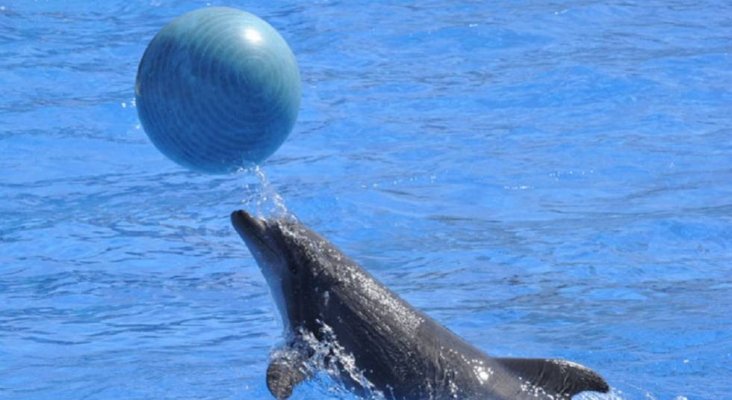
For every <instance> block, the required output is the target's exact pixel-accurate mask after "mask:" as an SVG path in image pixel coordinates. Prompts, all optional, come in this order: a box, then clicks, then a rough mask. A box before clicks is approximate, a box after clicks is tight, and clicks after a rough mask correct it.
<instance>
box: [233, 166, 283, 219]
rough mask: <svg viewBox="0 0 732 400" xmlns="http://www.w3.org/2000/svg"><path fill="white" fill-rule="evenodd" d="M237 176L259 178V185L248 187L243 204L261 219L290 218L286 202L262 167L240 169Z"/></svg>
mask: <svg viewBox="0 0 732 400" xmlns="http://www.w3.org/2000/svg"><path fill="white" fill-rule="evenodd" d="M237 174H238V175H247V176H254V177H256V178H257V183H255V184H254V185H246V187H245V189H246V192H245V194H246V195H245V197H244V199H242V200H241V204H244V205H245V206H246V208H249V209H251V210H253V211H254V212H255V213H256V215H257V216H259V217H268V218H269V217H273V218H282V217H285V216H289V211H288V210H287V206H286V205H285V200H284V199H283V198H282V196H281V195H280V194H279V193H278V192H277V190H276V189H275V187H274V186H273V185H272V184H271V183H270V181H269V179H268V178H267V175H266V174H265V173H264V169H263V168H262V167H260V166H259V165H257V166H254V167H251V168H240V169H239V170H238V171H237Z"/></svg>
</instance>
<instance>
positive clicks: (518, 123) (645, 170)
mask: <svg viewBox="0 0 732 400" xmlns="http://www.w3.org/2000/svg"><path fill="white" fill-rule="evenodd" d="M209 4H212V5H229V6H235V7H238V8H242V9H246V10H248V11H250V12H253V13H255V14H257V15H259V16H261V17H262V18H264V19H265V20H267V21H269V22H270V23H271V24H272V25H273V26H275V27H276V28H277V29H278V30H280V32H281V33H282V35H283V36H284V37H285V38H286V40H287V41H288V42H289V43H290V46H291V47H292V49H293V51H294V52H295V54H296V56H297V58H298V61H299V64H300V69H301V74H302V79H303V101H302V105H301V112H300V117H299V120H298V123H297V124H296V127H295V129H294V131H293V133H292V134H291V136H290V138H289V139H288V141H287V142H286V143H285V145H284V146H283V147H282V148H280V150H279V151H278V152H277V153H276V154H275V155H274V156H273V157H272V158H270V160H268V161H267V162H266V164H265V165H264V166H263V170H264V172H265V173H266V176H267V178H268V179H269V181H270V182H271V187H270V188H269V189H268V190H269V192H267V191H266V190H265V193H269V194H270V195H272V194H273V193H278V194H279V195H280V196H282V198H283V199H284V201H285V202H286V204H287V207H288V209H289V210H290V211H292V212H293V213H295V214H297V215H298V216H299V218H300V219H301V220H302V221H304V222H306V223H307V224H308V225H310V226H312V227H313V228H314V229H316V230H318V231H319V232H321V233H323V234H324V235H325V236H327V237H328V238H330V239H331V240H332V241H333V242H335V243H336V244H338V245H339V246H340V247H341V248H342V249H343V250H344V251H345V252H346V253H347V254H350V255H351V256H352V257H353V258H354V259H356V260H358V261H359V262H361V263H362V264H363V265H364V266H366V267H367V268H368V269H369V271H371V272H372V273H373V274H374V275H375V276H376V277H378V278H379V279H380V280H382V281H383V282H384V283H385V284H387V285H388V286H389V287H391V288H392V289H394V290H395V291H396V292H398V293H399V294H400V295H402V296H403V297H404V298H405V299H407V300H408V301H409V302H411V303H412V304H414V305H415V306H417V307H419V308H421V309H423V310H425V311H426V312H428V313H429V314H430V315H431V316H433V317H435V318H436V319H437V320H439V321H440V322H442V323H444V324H445V325H447V326H448V327H450V328H451V329H452V330H454V331H455V332H457V333H458V334H460V335H461V336H463V337H464V338H466V339H467V340H468V341H470V342H472V343H474V344H476V345H477V346H479V347H480V348H482V349H484V350H486V351H487V352H489V353H491V354H496V355H503V356H529V357H539V356H541V357H562V358H567V359H570V360H574V361H577V362H581V363H583V364H586V365H588V366H590V367H592V368H593V369H595V370H597V371H599V372H601V373H602V374H603V375H604V376H605V377H606V378H607V380H608V381H609V382H610V384H611V385H612V387H613V388H614V394H613V395H612V396H608V397H604V398H622V399H679V400H682V399H694V400H696V399H727V398H732V384H731V383H730V382H731V381H730V377H732V4H730V2H728V1H701V2H691V1H661V0H648V1H592V0H568V1H546V2H544V1H542V2H540V1H495V2H479V1H442V2H439V1H421V2H414V3H413V2H357V1H307V2H305V1H302V2H299V1H283V2H279V1H267V2H254V1H251V2H248V1H208V2H207V1H172V0H170V1H168V0H152V1H150V0H145V1H142V0H140V1H135V0H124V1H123V0H114V1H111V0H110V1H96V2H92V1H86V0H84V1H82V0H74V1H71V0H67V1H54V0H49V1H40V0H39V1H31V0H22V1H21V0H18V1H13V0H10V1H8V0H5V1H3V0H0V88H1V89H2V96H0V171H1V172H0V398H2V399H267V398H270V397H269V394H268V392H267V389H266V386H265V381H264V373H265V369H266V364H267V359H268V354H269V352H270V351H271V349H272V348H273V347H274V346H275V345H276V344H277V343H278V342H279V341H280V339H281V330H280V327H279V325H278V316H277V314H276V312H275V308H274V306H273V302H272V300H271V298H270V296H269V293H268V289H267V286H266V284H265V282H264V280H263V278H262V276H261V274H260V272H259V270H258V268H257V266H256V264H255V263H254V260H253V259H252V257H251V256H250V254H249V252H248V251H247V249H246V248H245V247H244V245H243V244H242V243H241V241H240V239H239V238H238V237H237V236H236V234H235V233H234V231H233V229H232V228H231V227H230V226H229V219H228V216H229V213H230V212H231V211H232V210H234V209H236V208H240V207H244V208H247V209H250V210H254V209H256V208H258V207H260V205H258V204H257V203H258V202H259V203H261V202H262V201H264V200H263V199H262V196H263V195H262V190H261V184H260V182H259V179H258V178H257V177H256V176H255V175H254V174H252V173H240V174H238V175H217V176H214V175H201V174H198V173H194V172H190V171H187V170H185V169H183V168H182V167H179V166H177V165H176V164H174V163H173V162H171V161H170V160H168V159H166V158H164V156H163V155H161V154H160V153H159V152H158V151H157V150H156V149H155V148H154V146H153V145H152V144H151V143H150V142H149V140H148V139H147V137H146V136H145V133H144V132H143V131H142V130H141V128H140V125H139V122H138V119H137V114H136V109H135V105H134V101H133V99H134V79H135V73H136V68H137V64H138V62H139V60H140V57H141V56H142V53H143V51H144V49H145V46H146V45H147V43H148V42H149V41H150V39H151V38H152V37H153V35H154V34H155V33H156V32H157V30H159V29H160V28H161V27H162V26H163V25H164V24H166V23H167V22H169V21H170V20H171V19H173V18H174V17H176V16H178V15H180V14H182V13H184V12H187V11H190V10H193V9H195V8H198V7H204V6H207V5H209ZM265 203H266V201H265ZM351 397H352V395H349V394H347V393H345V392H343V391H339V390H338V389H337V387H336V386H334V385H333V384H332V382H329V381H328V379H327V378H325V377H318V378H317V379H316V380H314V381H313V382H310V383H308V384H306V385H304V386H302V387H300V388H299V389H298V390H297V391H296V393H295V396H294V398H296V399H321V398H351Z"/></svg>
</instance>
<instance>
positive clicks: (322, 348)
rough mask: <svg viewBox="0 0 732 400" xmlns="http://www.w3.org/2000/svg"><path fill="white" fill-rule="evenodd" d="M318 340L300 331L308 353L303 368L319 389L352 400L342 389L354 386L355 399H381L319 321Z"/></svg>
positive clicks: (328, 330)
mask: <svg viewBox="0 0 732 400" xmlns="http://www.w3.org/2000/svg"><path fill="white" fill-rule="evenodd" d="M320 336H321V339H318V338H316V336H315V335H314V334H313V333H312V332H309V331H301V332H300V337H301V338H302V340H303V342H304V345H305V346H307V347H308V348H309V349H310V350H311V351H312V352H313V356H312V357H311V358H310V359H309V361H308V364H307V368H308V370H309V371H311V373H312V374H313V376H314V377H315V379H314V382H315V383H316V386H318V387H319V388H318V389H319V390H324V391H326V392H327V394H328V395H329V396H334V397H335V398H338V399H347V398H348V399H350V398H354V393H353V392H351V391H349V390H347V389H346V387H349V386H354V384H355V386H357V391H358V397H357V398H359V399H367V400H385V399H386V397H385V396H384V394H383V393H382V392H381V391H379V390H378V389H376V387H375V386H374V384H373V383H371V382H370V381H369V380H368V378H366V376H365V375H364V373H363V371H362V370H360V369H359V368H358V367H357V366H356V359H355V358H354V356H353V355H352V354H350V353H348V352H347V351H346V350H345V349H344V348H343V346H341V345H340V344H339V343H338V341H337V340H336V337H335V333H334V332H333V329H332V328H331V327H330V326H328V325H327V324H325V323H322V322H321V328H320Z"/></svg>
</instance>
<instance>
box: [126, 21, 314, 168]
mask: <svg viewBox="0 0 732 400" xmlns="http://www.w3.org/2000/svg"><path fill="white" fill-rule="evenodd" d="M135 95H136V102H137V110H138V115H139V117H140V121H141V122H142V126H143V127H144V129H145V132H147V134H148V136H149V137H150V139H151V140H152V142H153V143H154V144H155V146H156V147H157V148H158V149H159V150H160V151H161V152H162V153H163V154H165V155H166V156H168V157H169V158H171V159H172V160H173V161H176V162H177V163H179V164H181V165H183V166H186V167H188V168H191V169H195V170H198V171H202V172H211V173H224V172H229V171H233V170H236V169H237V168H239V167H242V166H248V165H251V164H255V163H260V162H262V161H264V160H265V159H266V158H267V157H269V156H270V155H271V154H272V153H274V152H275V150H277V148H278V147H279V146H280V145H281V144H282V142H284V140H285V139H286V138H287V135H289V133H290V130H291V129H292V126H293V125H294V123H295V119H296V118H297V113H298V109H299V106H300V74H299V72H298V69H297V63H296V61H295V57H294V55H293V54H292V51H291V50H290V48H289V47H288V46H287V43H286V42H285V40H284V39H283V38H282V37H281V36H280V35H279V34H278V33H277V31H275V29H274V28H272V27H271V26H270V25H269V24H267V23H266V22H264V21H263V20H261V19H259V18H258V17H256V16H254V15H252V14H249V13H246V12H244V11H240V10H236V9H233V8H225V7H213V8H203V9H200V10H196V11H193V12H190V13H188V14H185V15H183V16H181V17H178V18H177V19H175V20H174V21H173V22H171V23H170V24H168V25H166V26H165V27H164V28H163V29H162V30H161V31H160V32H159V33H158V34H157V35H156V36H155V37H154V38H153V40H152V41H151V42H150V44H149V45H148V47H147V50H145V54H144V55H143V57H142V61H140V66H139V69H138V71H137V82H136V85H135Z"/></svg>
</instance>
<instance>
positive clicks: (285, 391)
mask: <svg viewBox="0 0 732 400" xmlns="http://www.w3.org/2000/svg"><path fill="white" fill-rule="evenodd" d="M306 362H307V356H306V355H305V354H303V352H302V351H300V350H297V349H293V348H285V349H282V350H277V351H276V352H275V353H273V354H272V358H271V360H270V361H269V366H267V388H268V389H269V391H270V393H272V395H273V396H274V397H275V398H277V399H278V400H281V399H287V398H289V397H290V396H291V395H292V391H293V389H294V388H295V386H297V385H298V384H299V383H300V382H302V381H304V380H305V379H307V378H308V377H309V376H310V374H309V373H308V368H307V366H306V364H305V363H306Z"/></svg>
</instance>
